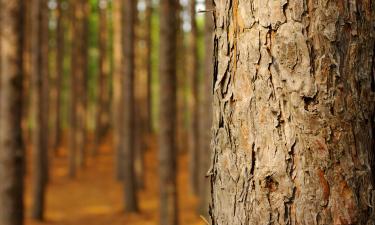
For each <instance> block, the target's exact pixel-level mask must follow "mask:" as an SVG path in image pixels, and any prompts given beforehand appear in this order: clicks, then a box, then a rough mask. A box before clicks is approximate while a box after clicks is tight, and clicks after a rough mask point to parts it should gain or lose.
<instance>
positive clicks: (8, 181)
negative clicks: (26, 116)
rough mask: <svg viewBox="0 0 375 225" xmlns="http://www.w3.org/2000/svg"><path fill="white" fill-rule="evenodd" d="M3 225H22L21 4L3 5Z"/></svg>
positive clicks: (11, 0) (10, 0) (9, 0)
mask: <svg viewBox="0 0 375 225" xmlns="http://www.w3.org/2000/svg"><path fill="white" fill-rule="evenodd" d="M0 6H1V8H0V33H1V35H0V50H1V52H0V59H1V60H0V62H1V64H0V78H1V81H0V83H1V86H0V96H1V98H0V102H1V107H0V115H1V116H0V124H1V126H0V149H1V151H0V206H1V210H0V224H1V225H22V224H23V218H24V216H23V212H24V210H23V163H24V148H23V143H22V128H21V118H22V107H21V105H22V35H23V28H22V24H23V15H24V12H23V11H22V10H23V6H24V1H22V0H1V1H0Z"/></svg>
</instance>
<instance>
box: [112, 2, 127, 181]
mask: <svg viewBox="0 0 375 225" xmlns="http://www.w3.org/2000/svg"><path fill="white" fill-rule="evenodd" d="M122 2H123V1H122V0H115V1H114V2H113V10H114V12H113V53H114V56H113V58H114V74H113V121H112V124H113V138H114V146H115V159H116V171H115V172H116V178H117V179H118V180H121V179H122V178H123V176H124V175H123V172H124V170H123V168H124V167H123V161H124V155H123V152H122V149H123V147H122V142H121V140H122V137H123V112H124V111H123V110H124V96H123V94H124V88H123V76H124V64H123V56H122V18H121V16H122V5H123V3H122Z"/></svg>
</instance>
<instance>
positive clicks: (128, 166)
mask: <svg viewBox="0 0 375 225" xmlns="http://www.w3.org/2000/svg"><path fill="white" fill-rule="evenodd" d="M136 7H137V1H135V0H126V1H125V2H124V7H123V10H124V11H123V14H122V15H123V24H126V26H125V27H124V29H123V38H124V42H123V55H124V69H125V71H124V72H125V73H124V75H125V77H124V79H123V82H124V83H123V85H124V104H123V105H124V107H125V108H124V121H123V122H124V128H123V129H124V136H123V137H122V140H123V145H122V147H123V148H124V149H122V151H123V152H124V180H123V182H124V197H125V199H124V204H125V210H126V211H127V212H135V211H138V198H137V188H136V186H137V183H136V175H135V168H134V161H135V145H134V144H135V132H134V129H135V126H134V125H135V111H134V103H135V98H134V49H135V46H134V43H135V42H134V39H135V21H136V17H135V16H136Z"/></svg>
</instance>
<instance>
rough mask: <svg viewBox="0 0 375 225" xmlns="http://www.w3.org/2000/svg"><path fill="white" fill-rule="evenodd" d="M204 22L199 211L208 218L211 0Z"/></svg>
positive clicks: (200, 110) (207, 3) (211, 50)
mask: <svg viewBox="0 0 375 225" xmlns="http://www.w3.org/2000/svg"><path fill="white" fill-rule="evenodd" d="M205 3H206V11H207V13H206V15H205V24H204V48H205V51H204V52H205V53H204V54H205V55H204V65H205V66H204V74H203V80H202V83H201V85H200V88H201V90H200V97H199V138H198V142H199V143H198V144H199V146H198V148H199V153H198V155H199V156H198V157H199V181H198V182H199V213H200V214H201V215H202V216H203V217H205V218H207V219H208V216H209V215H208V208H209V203H210V197H211V196H210V193H211V188H210V180H209V179H208V178H207V177H206V176H207V172H208V170H209V167H210V159H211V146H210V143H211V126H212V72H213V63H212V62H213V60H212V59H213V29H214V24H213V17H212V13H211V12H209V11H210V10H212V9H213V4H212V0H206V2H205Z"/></svg>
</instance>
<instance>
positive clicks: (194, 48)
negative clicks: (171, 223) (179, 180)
mask: <svg viewBox="0 0 375 225" xmlns="http://www.w3.org/2000/svg"><path fill="white" fill-rule="evenodd" d="M195 1H196V0H190V2H189V14H190V25H191V32H190V43H189V44H190V45H189V57H190V64H189V74H190V75H189V86H190V88H189V89H190V96H189V100H190V101H189V103H190V104H189V105H190V110H189V111H190V118H189V130H190V132H189V151H188V152H189V175H190V187H191V190H192V193H194V194H196V195H197V194H198V192H199V179H198V178H199V176H198V173H199V161H198V160H199V157H198V153H199V151H198V138H199V129H198V125H199V124H198V118H199V117H198V116H199V115H198V110H199V105H198V95H199V89H198V87H199V68H198V66H199V65H198V45H197V39H198V29H197V22H196V18H195Z"/></svg>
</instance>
